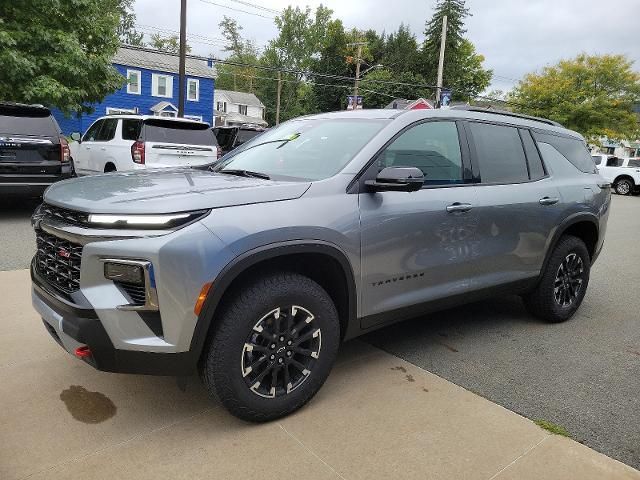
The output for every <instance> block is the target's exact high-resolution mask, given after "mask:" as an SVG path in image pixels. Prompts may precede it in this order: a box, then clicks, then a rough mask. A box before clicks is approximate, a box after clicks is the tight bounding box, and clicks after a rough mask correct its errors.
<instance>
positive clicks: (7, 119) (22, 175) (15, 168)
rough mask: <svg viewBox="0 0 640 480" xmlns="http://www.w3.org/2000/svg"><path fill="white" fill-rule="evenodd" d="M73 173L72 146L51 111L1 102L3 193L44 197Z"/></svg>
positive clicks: (0, 175)
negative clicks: (54, 185)
mask: <svg viewBox="0 0 640 480" xmlns="http://www.w3.org/2000/svg"><path fill="white" fill-rule="evenodd" d="M72 174H73V167H72V164H71V154H70V151H69V145H68V143H67V139H66V138H65V137H64V136H63V135H62V132H61V131H60V127H59V126H58V123H57V122H56V121H55V119H54V118H53V116H52V115H51V111H50V110H49V109H48V108H45V107H42V106H40V105H23V104H20V103H7V102H0V193H3V194H4V193H26V194H35V195H41V194H42V192H43V191H44V190H45V189H46V188H47V187H48V186H49V185H51V184H52V183H55V182H57V181H58V180H64V179H66V178H70V177H71V176H72Z"/></svg>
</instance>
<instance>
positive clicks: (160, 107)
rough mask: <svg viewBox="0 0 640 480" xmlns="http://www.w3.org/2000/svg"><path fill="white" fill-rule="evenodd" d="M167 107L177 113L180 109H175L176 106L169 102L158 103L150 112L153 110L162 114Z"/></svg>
mask: <svg viewBox="0 0 640 480" xmlns="http://www.w3.org/2000/svg"><path fill="white" fill-rule="evenodd" d="M167 107H171V109H172V110H175V111H176V112H177V111H178V109H177V108H176V107H175V105H173V103H171V102H167V101H162V102H158V103H156V104H155V105H154V106H153V107H151V108H150V109H149V110H151V111H152V112H162V111H163V110H164V109H165V108H167Z"/></svg>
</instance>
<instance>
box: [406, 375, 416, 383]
mask: <svg viewBox="0 0 640 480" xmlns="http://www.w3.org/2000/svg"><path fill="white" fill-rule="evenodd" d="M405 378H406V379H407V382H415V381H416V380H415V378H413V375H411V374H409V375H405Z"/></svg>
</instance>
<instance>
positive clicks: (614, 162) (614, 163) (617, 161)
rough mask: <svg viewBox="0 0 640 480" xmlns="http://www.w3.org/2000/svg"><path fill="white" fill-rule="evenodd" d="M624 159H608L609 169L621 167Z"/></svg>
mask: <svg viewBox="0 0 640 480" xmlns="http://www.w3.org/2000/svg"><path fill="white" fill-rule="evenodd" d="M621 166H622V159H621V158H618V157H611V158H607V167H621Z"/></svg>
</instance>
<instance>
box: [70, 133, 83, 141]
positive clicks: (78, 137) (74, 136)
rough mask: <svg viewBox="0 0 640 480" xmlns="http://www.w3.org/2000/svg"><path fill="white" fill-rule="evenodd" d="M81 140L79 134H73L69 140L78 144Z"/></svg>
mask: <svg viewBox="0 0 640 480" xmlns="http://www.w3.org/2000/svg"><path fill="white" fill-rule="evenodd" d="M81 138H82V137H81V136H80V132H73V133H72V134H71V140H75V141H76V142H78V143H80V140H81Z"/></svg>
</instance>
